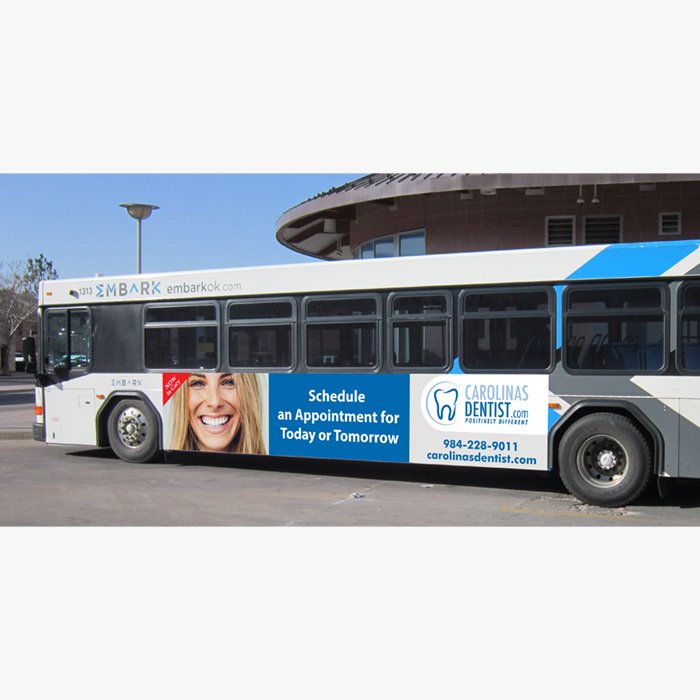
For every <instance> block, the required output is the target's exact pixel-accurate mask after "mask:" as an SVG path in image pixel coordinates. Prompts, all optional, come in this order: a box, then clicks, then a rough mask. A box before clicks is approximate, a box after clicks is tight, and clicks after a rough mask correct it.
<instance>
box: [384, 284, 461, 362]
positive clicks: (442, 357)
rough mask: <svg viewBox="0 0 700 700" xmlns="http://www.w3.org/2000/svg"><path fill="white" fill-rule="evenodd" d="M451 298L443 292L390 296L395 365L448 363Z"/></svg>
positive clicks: (391, 333) (390, 331)
mask: <svg viewBox="0 0 700 700" xmlns="http://www.w3.org/2000/svg"><path fill="white" fill-rule="evenodd" d="M449 309H450V300H449V298H448V296H447V295H446V294H398V295H396V296H393V297H391V318H390V319H389V325H390V329H389V342H390V344H391V351H390V359H391V364H392V366H393V367H395V368H397V369H418V370H420V369H423V370H427V369H434V370H436V371H438V370H441V369H444V368H446V367H447V365H448V363H449V358H448V347H449V345H450V341H451V337H450V330H451V326H450V318H449V315H448V311H449Z"/></svg>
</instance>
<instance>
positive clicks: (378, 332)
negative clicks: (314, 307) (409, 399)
mask: <svg viewBox="0 0 700 700" xmlns="http://www.w3.org/2000/svg"><path fill="white" fill-rule="evenodd" d="M358 299H372V300H373V301H374V302H375V313H374V314H367V315H361V316H311V317H310V318H309V315H308V305H309V303H310V302H314V301H347V300H358ZM300 306H301V323H300V328H301V339H300V344H301V357H300V358H299V365H298V366H299V369H300V370H301V371H302V372H304V373H311V374H314V373H322V374H380V373H381V372H382V368H383V367H384V366H385V363H384V339H383V335H384V334H383V326H384V323H383V321H384V299H383V297H382V295H381V294H380V293H378V292H348V293H345V294H342V293H340V294H338V293H336V294H305V295H304V296H302V297H301V299H300ZM358 322H359V323H372V324H374V331H375V338H376V344H375V350H376V357H375V363H374V364H373V365H367V366H349V367H346V366H342V367H341V366H337V365H328V366H324V365H320V366H317V365H310V364H309V363H308V327H309V325H313V326H321V325H329V326H330V325H341V324H346V325H352V324H353V323H354V324H357V323H358Z"/></svg>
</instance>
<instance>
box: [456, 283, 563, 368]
mask: <svg viewBox="0 0 700 700" xmlns="http://www.w3.org/2000/svg"><path fill="white" fill-rule="evenodd" d="M460 306H461V312H462V328H461V331H462V337H461V360H462V367H463V368H464V369H465V370H469V371H476V372H496V371H498V372H508V371H510V372H515V371H534V372H543V371H546V370H548V369H549V368H550V367H551V366H552V348H553V342H552V311H551V309H552V292H551V290H549V289H511V290H508V291H498V290H483V289H482V290H468V291H464V292H462V294H461V299H460Z"/></svg>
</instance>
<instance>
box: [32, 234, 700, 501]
mask: <svg viewBox="0 0 700 700" xmlns="http://www.w3.org/2000/svg"><path fill="white" fill-rule="evenodd" d="M39 295H40V298H39V315H40V328H41V331H40V342H39V347H38V369H37V386H36V420H35V425H34V437H35V438H36V439H38V440H42V441H45V442H47V443H50V444H54V443H55V444H75V445H86V446H99V447H111V449H112V450H113V452H114V453H115V455H117V456H118V457H119V458H121V459H122V460H126V461H127V462H148V461H151V460H154V459H157V458H163V456H164V455H165V456H166V457H167V455H168V453H169V452H171V451H173V452H179V451H188V452H196V451H208V452H221V453H230V454H231V455H232V457H231V464H232V465H234V466H235V465H237V464H238V465H242V464H243V463H244V462H241V460H240V458H239V457H236V456H235V455H239V456H240V455H244V454H257V455H269V456H271V457H288V458H290V457H294V458H306V459H322V460H356V461H378V462H382V463H412V464H422V465H456V466H459V467H481V468H490V469H526V470H551V471H554V472H556V473H558V474H559V475H560V477H561V480H562V481H563V483H564V485H565V486H566V488H567V489H568V490H569V491H570V493H571V494H573V495H574V496H575V497H576V498H578V499H580V500H581V501H582V502H584V503H587V504H593V505H597V506H607V507H621V506H624V505H626V504H629V503H631V502H633V501H635V500H636V499H637V498H638V497H639V496H640V495H641V494H642V492H643V491H644V490H645V489H646V488H647V486H648V485H649V484H650V483H651V482H652V481H653V480H654V479H673V478H679V477H683V478H698V477H700V459H698V453H697V446H698V445H700V241H674V242H659V243H639V244H615V245H587V246H575V247H552V248H546V249H526V250H516V251H498V252H477V253H458V254H448V255H430V256H416V257H406V258H382V259H372V260H351V261H340V262H332V263H331V262H312V263H303V264H296V265H280V266H267V267H250V268H237V269H235V268H234V269H219V270H201V271H187V272H180V273H164V274H141V275H125V276H116V277H95V278H85V279H71V280H54V281H46V282H43V283H42V284H41V288H40V292H39ZM388 468H390V467H388Z"/></svg>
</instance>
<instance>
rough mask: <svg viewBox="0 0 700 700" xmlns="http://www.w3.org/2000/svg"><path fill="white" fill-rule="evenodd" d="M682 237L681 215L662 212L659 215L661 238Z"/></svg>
mask: <svg viewBox="0 0 700 700" xmlns="http://www.w3.org/2000/svg"><path fill="white" fill-rule="evenodd" d="M680 235H681V213H680V212H679V211H674V212H662V213H661V214H659V236H680Z"/></svg>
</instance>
